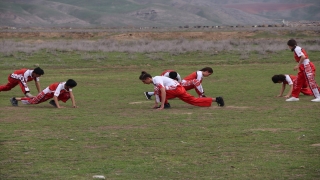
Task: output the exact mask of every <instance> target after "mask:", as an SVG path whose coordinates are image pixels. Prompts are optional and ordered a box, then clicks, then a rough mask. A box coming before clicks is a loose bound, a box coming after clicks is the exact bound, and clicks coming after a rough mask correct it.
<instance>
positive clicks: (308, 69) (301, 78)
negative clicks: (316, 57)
mask: <svg viewBox="0 0 320 180" xmlns="http://www.w3.org/2000/svg"><path fill="white" fill-rule="evenodd" d="M293 52H294V59H295V60H296V62H299V61H300V58H301V56H302V55H304V56H305V60H304V61H303V62H302V63H301V64H300V65H299V72H298V75H297V79H296V81H297V82H296V84H295V86H294V87H293V91H292V97H296V98H299V94H300V91H301V88H302V87H303V85H304V84H305V83H307V84H308V85H309V87H310V89H311V91H312V93H313V95H314V97H315V98H320V93H319V87H318V85H317V83H316V81H315V66H314V65H313V63H311V62H310V60H309V59H308V54H307V52H306V51H305V50H304V49H302V48H301V47H299V46H296V47H295V49H294V51H293Z"/></svg>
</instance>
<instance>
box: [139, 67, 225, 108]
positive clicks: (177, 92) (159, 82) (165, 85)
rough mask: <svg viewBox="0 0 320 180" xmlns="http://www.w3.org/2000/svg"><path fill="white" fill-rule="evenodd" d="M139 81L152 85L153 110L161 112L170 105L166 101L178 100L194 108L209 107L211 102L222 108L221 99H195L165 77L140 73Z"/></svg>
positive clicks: (222, 102) (175, 82)
mask: <svg viewBox="0 0 320 180" xmlns="http://www.w3.org/2000/svg"><path fill="white" fill-rule="evenodd" d="M139 79H140V80H141V81H142V82H143V83H144V84H153V85H154V92H155V96H156V98H155V104H154V107H153V108H155V109H159V110H162V109H164V108H170V104H169V103H168V99H173V98H176V97H177V98H179V99H181V100H182V101H184V102H186V103H188V104H191V105H194V106H201V107H209V106H211V104H212V102H217V103H218V106H221V107H222V106H224V100H223V98H222V97H216V98H209V97H203V98H196V97H194V96H192V95H190V94H189V93H187V91H186V90H185V89H184V87H182V86H181V85H180V84H179V83H178V82H177V81H176V80H173V79H171V78H168V77H165V76H155V77H152V76H151V75H150V74H148V73H146V72H144V71H143V72H141V75H140V77H139ZM159 102H161V105H160V106H158V103H159Z"/></svg>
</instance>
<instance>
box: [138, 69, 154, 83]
mask: <svg viewBox="0 0 320 180" xmlns="http://www.w3.org/2000/svg"><path fill="white" fill-rule="evenodd" d="M139 79H140V80H141V81H142V82H143V83H144V84H150V83H152V76H151V75H150V74H148V73H147V72H145V71H142V72H141V75H140V76H139Z"/></svg>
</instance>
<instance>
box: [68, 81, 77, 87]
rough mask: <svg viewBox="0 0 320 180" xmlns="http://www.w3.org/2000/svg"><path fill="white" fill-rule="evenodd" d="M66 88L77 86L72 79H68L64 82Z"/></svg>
mask: <svg viewBox="0 0 320 180" xmlns="http://www.w3.org/2000/svg"><path fill="white" fill-rule="evenodd" d="M66 86H69V87H76V86H77V82H76V81H75V80H73V79H68V81H67V82H66Z"/></svg>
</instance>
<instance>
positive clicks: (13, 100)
mask: <svg viewBox="0 0 320 180" xmlns="http://www.w3.org/2000/svg"><path fill="white" fill-rule="evenodd" d="M10 102H11V104H12V106H18V101H17V100H16V98H15V97H13V98H10Z"/></svg>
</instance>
